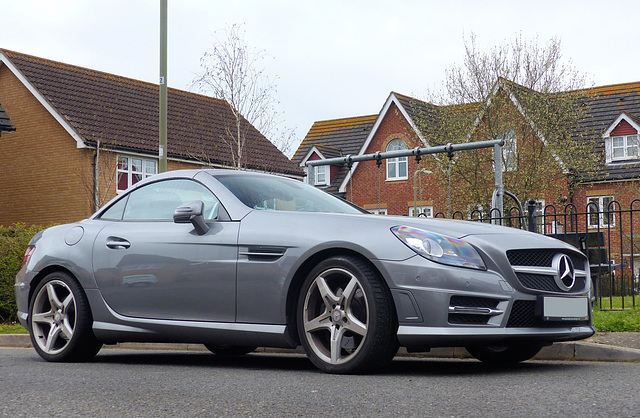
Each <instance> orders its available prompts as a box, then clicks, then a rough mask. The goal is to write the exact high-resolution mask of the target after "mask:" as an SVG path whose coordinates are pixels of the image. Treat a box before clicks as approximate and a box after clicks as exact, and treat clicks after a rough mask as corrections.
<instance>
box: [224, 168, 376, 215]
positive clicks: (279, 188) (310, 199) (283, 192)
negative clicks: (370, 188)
mask: <svg viewBox="0 0 640 418" xmlns="http://www.w3.org/2000/svg"><path fill="white" fill-rule="evenodd" d="M216 179H218V181H220V183H222V184H223V185H224V186H225V187H226V188H227V189H229V191H230V192H231V193H233V194H234V195H235V196H236V197H237V198H238V199H239V200H240V201H241V202H242V203H244V204H245V205H246V206H248V207H250V208H252V209H258V210H283V211H293V212H331V213H365V212H364V211H363V210H362V209H360V208H358V207H357V206H355V205H352V204H351V203H349V202H347V201H344V200H341V199H339V198H337V197H335V196H332V195H330V194H329V193H325V192H323V191H322V190H318V189H316V188H315V187H312V186H309V185H308V184H305V183H302V182H300V181H296V180H291V179H287V178H284V177H276V176H258V175H257V176H251V175H249V176H248V175H233V174H230V175H229V174H225V175H218V176H216Z"/></svg>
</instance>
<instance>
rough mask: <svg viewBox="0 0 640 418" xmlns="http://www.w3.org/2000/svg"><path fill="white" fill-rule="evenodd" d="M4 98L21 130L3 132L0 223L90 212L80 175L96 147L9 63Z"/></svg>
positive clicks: (0, 81)
mask: <svg viewBox="0 0 640 418" xmlns="http://www.w3.org/2000/svg"><path fill="white" fill-rule="evenodd" d="M0 103H2V106H3V107H4V109H5V110H6V112H7V114H8V115H9V117H10V118H11V121H12V122H13V124H14V126H15V127H16V131H15V132H12V133H10V134H5V135H2V137H0V179H1V183H0V224H1V225H8V224H12V223H15V222H24V223H26V224H38V225H46V224H50V223H53V222H69V221H75V220H78V219H81V218H83V217H86V216H87V215H88V214H89V213H90V201H87V200H86V199H85V198H84V194H83V193H81V192H82V187H83V186H82V182H81V178H80V176H79V173H80V172H81V167H83V166H85V165H87V164H91V152H90V151H89V150H86V149H78V148H76V141H75V140H74V139H73V138H72V137H71V136H70V135H69V134H68V133H67V132H66V131H65V130H64V129H63V128H62V126H61V125H60V124H59V123H58V122H57V121H56V120H55V119H54V118H53V116H51V114H49V113H48V112H47V111H46V109H45V108H44V107H43V106H42V105H41V104H40V103H39V102H38V101H37V100H36V98H35V97H34V96H33V95H31V93H29V91H28V90H27V89H26V87H24V85H22V83H20V81H19V80H18V79H17V78H16V77H15V76H14V75H13V74H12V73H11V72H10V71H9V69H8V68H7V67H6V66H2V67H0Z"/></svg>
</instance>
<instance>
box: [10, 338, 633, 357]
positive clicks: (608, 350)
mask: <svg viewBox="0 0 640 418" xmlns="http://www.w3.org/2000/svg"><path fill="white" fill-rule="evenodd" d="M0 347H5V348H8V347H13V348H28V347H31V340H30V339H29V335H28V334H4V335H0ZM114 348H121V349H137V350H142V349H146V350H175V351H207V350H206V348H204V346H203V345H201V344H157V343H120V344H116V345H108V346H105V349H114ZM257 351H258V352H263V353H302V352H303V351H302V350H301V349H300V348H298V349H293V350H286V349H274V348H259V349H258V350H257ZM398 355H399V356H407V357H419V358H468V357H470V356H469V354H468V353H467V351H466V350H465V349H464V348H434V349H432V350H431V351H430V352H428V353H407V352H406V350H404V348H401V349H400V351H399V352H398ZM534 360H555V361H568V360H573V361H608V362H635V363H640V332H599V333H596V334H595V335H594V336H593V337H591V338H589V339H587V340H583V341H572V342H562V343H555V344H553V345H551V346H549V347H544V348H543V349H542V350H541V351H540V353H538V355H536V356H535V357H534Z"/></svg>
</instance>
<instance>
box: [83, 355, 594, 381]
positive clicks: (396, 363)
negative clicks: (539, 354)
mask: <svg viewBox="0 0 640 418" xmlns="http://www.w3.org/2000/svg"><path fill="white" fill-rule="evenodd" d="M92 362H93V363H103V364H110V363H111V364H136V365H138V364H140V365H143V364H151V365H172V366H190V367H191V366H197V367H212V368H234V369H235V368H237V369H250V370H265V371H267V370H270V371H276V370H277V371H282V372H288V371H310V372H317V373H322V372H321V371H320V370H318V369H316V368H315V367H314V366H313V365H312V364H311V362H310V361H309V360H308V359H307V357H306V356H304V355H302V354H266V353H251V354H247V355H242V356H220V355H215V354H210V353H207V352H186V351H182V352H176V351H133V350H103V351H101V352H100V354H98V356H96V357H95V359H93V361H92ZM567 367H570V368H571V369H572V370H575V368H576V367H578V368H580V367H589V366H588V363H580V362H550V361H528V362H524V363H519V364H514V365H490V364H485V363H482V362H479V361H477V360H460V359H429V358H413V357H396V358H395V359H394V360H393V361H392V362H391V363H390V364H389V365H387V366H386V367H384V368H381V369H379V370H375V371H374V373H375V374H381V375H390V376H394V375H403V376H408V375H413V376H455V375H491V374H505V373H506V374H510V373H514V372H517V373H527V374H528V373H540V372H546V371H553V372H558V371H559V370H561V369H564V368H567Z"/></svg>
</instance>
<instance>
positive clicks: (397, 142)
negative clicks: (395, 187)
mask: <svg viewBox="0 0 640 418" xmlns="http://www.w3.org/2000/svg"><path fill="white" fill-rule="evenodd" d="M404 149H407V144H405V143H404V141H403V140H402V139H394V140H392V141H391V142H389V145H387V149H386V151H399V150H404ZM407 170H408V168H407V157H396V158H389V159H387V180H406V179H407Z"/></svg>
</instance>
